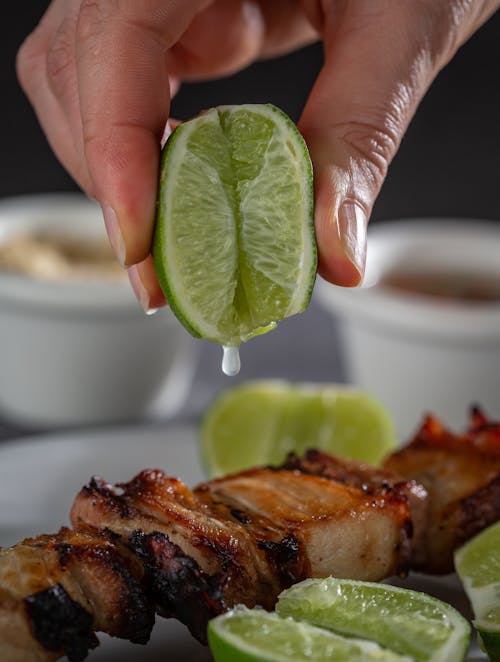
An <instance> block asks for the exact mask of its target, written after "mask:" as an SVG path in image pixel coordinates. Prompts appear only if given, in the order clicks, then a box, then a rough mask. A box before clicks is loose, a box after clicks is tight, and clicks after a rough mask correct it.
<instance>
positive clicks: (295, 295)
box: [153, 104, 317, 346]
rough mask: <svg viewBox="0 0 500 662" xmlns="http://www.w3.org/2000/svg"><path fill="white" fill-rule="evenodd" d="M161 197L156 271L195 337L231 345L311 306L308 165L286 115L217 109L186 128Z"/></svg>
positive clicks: (170, 151) (179, 134) (170, 145)
mask: <svg viewBox="0 0 500 662" xmlns="http://www.w3.org/2000/svg"><path fill="white" fill-rule="evenodd" d="M245 132H246V133H245ZM266 132H267V133H266ZM242 136H243V138H242ZM255 136H256V137H255ZM269 136H270V137H269ZM264 148H265V150H264ZM259 159H260V161H259ZM256 163H257V166H256ZM252 168H253V170H252ZM259 168H260V169H259ZM159 190H160V193H159V197H158V206H157V222H156V227H155V237H154V242H153V258H154V261H155V267H156V270H157V273H158V277H159V280H160V284H161V286H162V289H163V291H164V293H165V296H166V298H167V300H168V301H169V304H170V306H171V308H172V310H173V312H174V313H175V315H176V316H177V317H178V319H179V320H180V321H181V323H182V324H183V325H184V326H185V327H186V328H187V329H188V331H189V332H190V333H191V334H192V335H194V336H197V337H204V338H207V339H210V340H214V341H217V342H220V343H221V344H224V345H226V346H235V345H238V344H239V343H240V342H242V341H245V340H247V339H249V338H250V337H253V336H254V335H256V334H259V333H263V332H265V331H268V330H270V329H271V328H273V327H274V325H275V323H276V322H277V321H279V320H280V319H283V318H284V317H287V316H289V315H293V314H295V313H297V312H301V311H302V310H304V309H305V308H306V307H307V305H308V303H309V300H310V297H311V294H312V289H313V286H314V280H315V274H316V265H317V253H316V244H315V235H314V225H313V187H312V166H311V161H310V158H309V154H308V151H307V147H306V145H305V143H304V140H303V138H302V136H301V135H300V133H299V132H298V130H297V128H296V127H295V125H294V124H293V122H292V121H291V120H290V119H289V118H288V117H287V116H286V115H285V114H284V113H283V112H282V111H280V110H279V109H278V108H276V107H274V106H272V105H269V104H267V105H258V104H246V105H243V106H221V107H219V108H215V109H211V110H209V111H207V112H205V113H203V114H202V115H200V116H199V117H197V118H195V119H194V120H191V121H189V122H186V123H184V124H181V125H180V126H179V127H177V128H176V129H175V131H174V132H173V133H172V134H171V136H170V137H169V139H168V141H167V143H166V145H165V148H164V150H163V153H162V159H161V167H160V185H159ZM243 217H244V218H243ZM172 219H174V222H172ZM207 219H209V222H207ZM242 219H243V220H242ZM243 221H244V222H243Z"/></svg>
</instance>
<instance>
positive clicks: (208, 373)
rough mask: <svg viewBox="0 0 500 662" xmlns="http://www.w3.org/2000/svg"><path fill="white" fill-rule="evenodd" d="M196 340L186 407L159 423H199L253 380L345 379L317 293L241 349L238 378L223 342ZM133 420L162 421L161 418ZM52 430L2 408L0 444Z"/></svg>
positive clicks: (329, 319) (330, 321) (335, 340)
mask: <svg viewBox="0 0 500 662" xmlns="http://www.w3.org/2000/svg"><path fill="white" fill-rule="evenodd" d="M158 314H161V313H158ZM193 343H194V347H195V349H196V350H197V352H198V362H197V367H196V371H195V374H194V377H193V381H192V385H191V389H190V392H189V394H188V397H187V398H186V401H185V403H184V405H183V406H182V408H181V409H180V410H179V411H178V412H177V413H176V414H175V415H174V416H173V417H171V418H169V419H168V421H167V419H162V418H161V412H160V413H159V415H160V422H163V421H164V422H166V423H167V422H171V423H172V424H174V423H178V422H181V421H182V422H184V421H186V422H192V423H196V422H197V421H198V420H199V418H200V415H201V414H202V412H203V411H204V410H205V408H206V407H207V405H208V404H209V403H210V402H211V401H212V400H213V398H214V397H215V396H216V395H217V394H218V393H220V392H221V391H223V390H225V389H228V388H230V387H232V386H235V385H236V384H238V383H241V382H243V381H246V380H250V379H268V378H269V379H271V378H272V379H288V380H292V381H308V382H316V381H317V382H344V381H345V369H344V366H343V364H342V356H341V350H340V347H339V343H338V338H337V330H336V326H335V322H334V320H333V319H332V317H331V316H330V315H328V314H327V313H326V312H325V311H324V310H323V309H322V308H321V307H320V305H319V304H318V303H317V301H316V300H315V298H314V297H313V301H312V302H311V305H310V306H309V308H308V309H307V311H306V312H304V313H302V314H300V315H295V316H294V317H291V318H289V319H287V320H284V321H283V322H281V323H280V324H279V325H278V327H277V329H275V330H273V331H272V332H270V333H268V334H265V335H263V336H259V337H257V338H254V339H252V340H251V341H250V342H248V343H246V344H245V345H243V346H242V347H241V351H240V354H241V363H242V366H241V371H240V374H239V375H238V376H237V377H227V376H226V375H224V374H223V373H222V371H221V359H222V351H221V348H220V347H219V346H218V345H216V344H214V343H211V342H207V341H202V340H197V341H193ZM130 423H131V424H133V425H137V424H138V423H139V424H144V425H148V424H149V423H151V424H155V425H157V424H158V419H155V420H150V421H149V420H143V421H130ZM111 425H112V424H111ZM78 429H79V430H81V428H78ZM59 431H60V430H59ZM47 433H49V434H50V433H51V430H50V429H47V428H44V429H40V428H32V427H29V426H26V425H23V424H22V423H19V422H15V421H9V420H6V419H5V418H3V417H2V414H1V412H0V443H1V442H2V441H6V440H12V439H15V438H21V437H25V436H27V435H29V436H31V435H37V434H47Z"/></svg>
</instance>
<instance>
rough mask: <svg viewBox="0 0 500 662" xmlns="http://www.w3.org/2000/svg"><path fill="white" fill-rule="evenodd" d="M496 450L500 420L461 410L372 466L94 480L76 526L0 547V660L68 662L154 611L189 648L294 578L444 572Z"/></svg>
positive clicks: (139, 632)
mask: <svg viewBox="0 0 500 662" xmlns="http://www.w3.org/2000/svg"><path fill="white" fill-rule="evenodd" d="M499 449H500V426H498V425H493V424H491V423H488V422H487V421H486V420H485V419H484V417H482V415H481V414H480V412H478V411H476V412H475V413H474V420H473V424H472V426H471V429H470V430H469V432H468V433H467V434H466V435H463V436H461V437H455V436H453V435H450V433H448V432H446V431H445V430H444V428H443V427H442V426H440V424H439V423H438V422H437V421H435V419H432V418H428V419H427V420H426V421H425V423H424V426H423V428H422V430H420V431H419V433H418V434H417V436H416V438H415V439H414V441H413V442H412V443H411V444H410V445H409V446H408V447H407V448H405V449H403V450H401V451H398V452H397V453H395V454H394V455H393V456H391V457H390V458H389V459H388V460H387V462H386V464H385V466H384V468H383V469H377V468H372V467H369V466H368V465H364V464H360V463H357V462H354V461H350V460H343V459H338V458H333V457H331V456H328V455H326V454H324V453H321V452H319V451H309V452H308V453H306V455H305V456H304V457H303V458H298V457H296V456H290V457H289V458H288V460H287V461H286V462H285V464H284V465H283V466H282V467H278V468H260V469H251V470H248V471H244V472H241V473H238V474H234V475H232V476H228V477H225V478H220V479H217V480H214V481H210V482H207V483H203V484H201V485H199V486H198V487H197V488H195V489H194V490H193V491H191V490H189V489H188V488H187V487H186V486H185V485H184V484H183V483H182V482H181V481H179V480H177V479H174V478H169V477H167V476H166V475H165V474H164V473H163V472H162V471H159V470H146V471H143V472H141V473H140V474H139V475H138V476H137V477H136V478H134V479H133V480H132V481H130V482H129V483H125V484H121V485H117V486H112V485H109V484H107V483H105V482H104V481H102V480H99V479H93V480H92V481H91V482H90V483H89V485H87V486H85V487H84V488H83V489H82V490H81V492H80V493H79V495H78V496H77V497H76V499H75V502H74V504H73V508H72V512H71V520H72V524H73V526H74V527H75V529H76V530H75V531H70V530H68V529H62V530H61V531H60V532H59V533H58V534H55V535H53V536H39V537H38V538H33V539H28V540H26V541H24V542H22V543H20V544H19V545H16V546H15V547H13V548H11V549H6V550H0V659H2V660H6V662H17V660H23V662H49V661H51V660H55V659H57V657H59V656H60V655H62V654H67V655H68V657H69V659H70V660H72V661H76V660H81V659H83V658H84V656H85V654H86V652H87V649H90V648H92V647H93V646H94V645H95V644H96V640H95V638H94V635H93V632H94V630H95V631H97V630H102V631H105V632H108V633H110V634H112V635H114V636H121V637H126V638H129V639H131V640H132V641H137V642H145V641H146V640H147V638H148V636H149V630H150V629H151V626H152V622H153V610H156V611H157V612H158V613H159V614H161V615H163V616H173V617H176V618H178V619H179V620H181V621H182V622H184V623H185V624H187V626H188V627H189V628H190V630H191V632H192V633H193V634H194V636H196V637H197V638H198V639H199V640H200V641H204V640H205V636H206V634H205V633H206V624H207V622H208V620H209V619H210V618H211V617H213V616H215V615H216V614H218V613H221V612H223V611H225V610H226V609H228V608H229V607H231V606H232V605H234V604H236V603H244V604H246V605H248V606H253V605H255V604H261V605H263V606H265V607H267V608H271V607H272V606H273V605H274V602H275V600H276V597H277V595H278V594H279V592H280V591H281V590H282V589H283V588H285V587H286V586H289V585H290V584H291V583H293V582H295V581H299V580H301V579H304V578H306V577H313V576H326V575H330V574H333V575H336V576H338V577H350V578H353V579H368V580H379V579H383V578H385V577H387V576H389V575H392V574H395V573H399V574H404V573H405V572H407V570H408V569H409V568H410V567H417V568H418V569H421V570H422V569H423V570H427V571H442V570H447V569H448V564H447V562H444V561H443V559H445V560H446V559H448V561H449V558H450V557H451V554H452V551H453V549H454V547H455V546H456V545H458V544H461V543H462V542H463V541H464V540H465V539H466V538H467V537H470V536H471V535H473V534H474V533H476V532H477V531H478V530H480V529H481V528H483V527H484V526H486V525H487V524H489V523H492V522H493V521H497V520H498V519H499V517H500V503H499V500H498V481H499V475H500V466H499V463H498V458H499V455H500V451H499ZM422 458H424V459H422ZM470 466H472V467H473V470H471V471H469V467H470ZM397 468H399V474H401V475H404V476H405V477H404V478H402V477H400V475H398V474H397V473H393V471H394V469H396V470H397ZM450 513H451V514H450ZM457 525H459V529H458V532H457V531H456V530H455V528H454V527H455V526H457ZM436 554H440V555H441V557H442V558H436V556H435V555H436Z"/></svg>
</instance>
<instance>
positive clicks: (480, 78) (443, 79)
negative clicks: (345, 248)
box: [0, 0, 500, 220]
mask: <svg viewBox="0 0 500 662" xmlns="http://www.w3.org/2000/svg"><path fill="white" fill-rule="evenodd" d="M47 5H48V2H46V1H45V2H44V1H42V0H28V1H27V2H17V3H9V8H8V9H5V8H4V9H3V11H2V14H3V16H2V27H1V28H0V29H1V32H2V35H1V41H0V48H1V50H2V57H1V60H0V62H1V65H0V66H1V69H0V75H1V90H2V107H1V111H0V112H1V119H2V121H1V123H0V127H1V132H2V135H1V153H2V160H1V166H0V167H1V177H0V196H2V197H3V196H8V195H17V194H22V193H27V192H40V191H57V190H72V189H75V188H76V187H75V185H74V183H73V182H72V181H71V179H70V178H69V177H68V176H67V175H66V173H65V172H64V170H63V168H62V167H61V166H60V164H59V163H58V162H57V160H56V159H55V158H54V156H53V155H52V153H51V151H50V148H49V146H48V144H47V142H46V140H45V138H44V135H43V133H42V132H41V130H40V128H39V126H38V123H37V120H36V118H35V116H34V113H33V112H32V110H31V108H30V106H29V104H28V102H27V100H26V99H25V97H24V95H23V93H22V92H21V90H20V88H19V86H18V84H17V81H16V76H15V70H14V59H15V53H16V50H17V48H18V46H19V45H20V44H21V42H22V40H23V38H24V37H25V36H26V35H27V34H28V33H29V32H30V31H31V30H32V28H33V27H34V26H35V25H36V23H37V22H38V20H39V18H40V17H41V15H42V14H43V12H44V10H45V8H46V7H47ZM4 7H5V5H4ZM321 62H322V50H321V46H320V45H319V44H318V45H315V46H311V47H308V48H305V49H303V50H301V51H300V52H297V53H294V54H292V55H290V56H287V57H282V58H279V59H277V60H274V61H267V62H261V63H258V64H256V65H254V66H252V67H250V68H249V69H247V70H246V71H244V72H241V73H240V74H238V75H236V76H232V77H230V78H226V79H224V80H220V81H214V82H210V83H202V84H193V85H186V86H184V87H183V88H182V89H181V91H180V92H179V94H178V96H177V97H176V99H175V101H174V105H173V109H172V114H173V115H174V116H176V117H179V118H181V119H184V118H187V117H189V116H191V115H194V114H196V113H197V112H198V111H199V110H200V109H202V108H207V107H210V106H214V105H217V104H220V103H242V102H267V101H270V102H273V103H275V104H276V105H278V106H280V107H282V108H283V109H284V110H285V111H287V112H288V113H289V114H290V115H291V116H292V117H293V118H294V119H295V120H297V119H298V117H299V115H300V112H301V109H302V107H303V105H304V102H305V99H306V97H307V94H308V91H309V89H310V87H311V84H312V82H313V80H314V78H315V76H316V74H317V72H318V70H319V68H320V66H321ZM499 119H500V12H497V14H496V15H495V16H494V17H493V18H492V19H491V20H490V21H489V22H488V23H487V24H486V25H485V26H484V27H483V28H482V29H481V30H480V31H479V32H478V33H476V34H475V35H474V36H473V37H472V38H471V39H470V41H469V42H468V43H467V44H466V45H465V46H464V47H463V48H462V49H461V50H460V51H459V53H458V54H457V56H456V57H455V58H454V60H453V61H452V62H451V63H450V64H449V65H448V67H446V69H445V70H444V71H443V72H442V73H441V74H440V75H439V77H438V79H437V80H436V81H435V83H434V85H433V86H432V87H431V89H430V91H429V93H428V94H427V96H426V98H425V99H424V101H423V103H422V105H421V106H420V109H419V110H418V112H417V115H416V117H415V118H414V120H413V122H412V124H411V125H410V128H409V130H408V133H407V135H406V137H405V139H404V141H403V144H402V146H401V149H400V151H399V153H398V155H397V157H396V158H395V160H394V162H393V164H392V166H391V168H390V171H389V176H388V178H387V181H386V183H385V185H384V187H383V190H382V193H381V195H380V197H379V200H378V203H377V205H376V207H375V210H374V214H373V219H374V220H376V219H379V218H384V219H386V218H397V217H403V216H433V215H446V216H470V217H481V218H495V219H499V218H500V196H499V188H500V182H499V171H500V168H499V163H500V126H499Z"/></svg>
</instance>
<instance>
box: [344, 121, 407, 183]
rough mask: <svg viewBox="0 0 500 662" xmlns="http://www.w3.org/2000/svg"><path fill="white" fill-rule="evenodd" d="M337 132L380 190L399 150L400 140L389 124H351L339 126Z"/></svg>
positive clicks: (366, 174)
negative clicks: (390, 164)
mask: <svg viewBox="0 0 500 662" xmlns="http://www.w3.org/2000/svg"><path fill="white" fill-rule="evenodd" d="M336 132H337V134H338V135H339V137H340V138H341V140H342V142H343V143H344V144H345V145H346V146H347V147H348V149H349V151H350V153H351V154H352V155H353V156H354V159H355V161H357V163H358V167H361V168H362V169H363V171H364V172H365V176H367V177H368V178H369V179H370V180H371V182H372V184H373V186H374V187H375V188H379V187H380V186H381V184H382V182H383V180H384V178H385V176H386V174H387V169H388V167H389V163H390V162H391V160H392V158H393V156H394V154H395V153H396V150H397V148H398V144H399V140H398V136H397V132H396V130H395V129H393V128H392V127H390V125H389V123H386V124H385V125H384V123H380V124H379V123H371V122H349V123H346V124H342V125H337V127H336Z"/></svg>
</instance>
